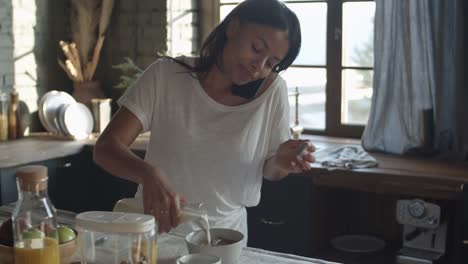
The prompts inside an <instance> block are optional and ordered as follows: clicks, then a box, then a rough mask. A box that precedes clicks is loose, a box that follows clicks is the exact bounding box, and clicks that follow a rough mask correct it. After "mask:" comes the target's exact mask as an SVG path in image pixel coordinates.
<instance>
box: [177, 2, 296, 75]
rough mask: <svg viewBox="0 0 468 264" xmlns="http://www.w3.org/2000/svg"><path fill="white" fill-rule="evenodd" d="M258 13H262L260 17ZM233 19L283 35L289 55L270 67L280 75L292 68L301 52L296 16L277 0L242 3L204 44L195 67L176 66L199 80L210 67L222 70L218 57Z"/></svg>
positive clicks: (219, 57)
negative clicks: (183, 68) (187, 70)
mask: <svg viewBox="0 0 468 264" xmlns="http://www.w3.org/2000/svg"><path fill="white" fill-rule="evenodd" d="M259 10H262V11H261V15H260V13H259ZM234 18H237V19H239V22H240V23H254V24H259V25H265V26H271V27H274V28H277V29H280V30H282V31H284V32H286V33H287V34H288V39H289V51H288V53H287V54H286V56H285V57H284V58H283V60H281V61H280V62H279V63H278V64H277V65H275V66H274V67H273V71H275V72H280V71H283V70H286V69H287V68H288V67H289V66H291V64H292V63H293V61H294V60H295V59H296V57H297V55H298V54H299V51H300V49H301V41H302V40H301V27H300V24H299V19H298V18H297V16H296V14H294V13H293V12H292V11H291V10H290V9H289V8H288V7H287V6H286V5H285V4H284V3H282V2H279V1H278V0H246V1H244V2H241V3H240V4H239V5H237V6H236V7H235V8H234V9H233V10H232V11H231V12H230V13H229V14H228V15H227V17H226V18H225V19H224V20H223V21H222V22H221V23H220V24H218V25H217V26H216V28H215V29H214V30H213V31H212V32H211V34H210V35H209V36H208V37H207V38H206V40H205V41H204V42H203V44H202V47H201V50H200V54H199V56H198V58H197V59H196V60H195V64H194V66H190V65H187V64H185V63H183V62H181V61H178V62H179V63H181V64H183V65H184V66H186V67H188V68H189V69H190V70H191V71H192V72H194V73H197V75H198V76H204V75H205V74H206V73H207V72H208V71H209V70H210V68H211V67H212V66H213V65H217V66H218V67H219V68H220V69H222V61H221V57H222V56H221V55H222V53H223V49H224V46H225V45H226V41H227V38H226V29H227V25H228V24H229V23H230V22H231V21H232V20H233V19H234Z"/></svg>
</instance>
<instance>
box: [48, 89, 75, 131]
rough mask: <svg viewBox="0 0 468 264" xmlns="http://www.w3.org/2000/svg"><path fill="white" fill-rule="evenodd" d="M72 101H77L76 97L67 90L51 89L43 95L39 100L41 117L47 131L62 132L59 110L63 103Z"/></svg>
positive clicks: (66, 103)
mask: <svg viewBox="0 0 468 264" xmlns="http://www.w3.org/2000/svg"><path fill="white" fill-rule="evenodd" d="M72 103H76V101H75V99H74V98H73V97H72V96H71V95H69V94H68V93H66V92H61V91H50V92H47V93H46V94H44V95H43V97H42V98H41V100H40V102H39V119H40V120H41V123H42V125H43V126H44V127H45V128H46V130H47V131H49V132H52V133H56V134H60V133H61V130H60V126H59V123H58V116H57V110H58V109H59V107H60V106H61V105H63V104H65V105H68V104H72ZM41 115H42V117H41Z"/></svg>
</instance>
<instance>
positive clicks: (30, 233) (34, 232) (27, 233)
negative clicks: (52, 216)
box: [23, 228, 44, 239]
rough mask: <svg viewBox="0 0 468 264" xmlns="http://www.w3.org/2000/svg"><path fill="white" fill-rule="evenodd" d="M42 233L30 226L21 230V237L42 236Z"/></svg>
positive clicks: (33, 237)
mask: <svg viewBox="0 0 468 264" xmlns="http://www.w3.org/2000/svg"><path fill="white" fill-rule="evenodd" d="M43 237H44V233H42V231H41V230H39V229H37V228H31V229H28V230H24V231H23V239H35V238H43Z"/></svg>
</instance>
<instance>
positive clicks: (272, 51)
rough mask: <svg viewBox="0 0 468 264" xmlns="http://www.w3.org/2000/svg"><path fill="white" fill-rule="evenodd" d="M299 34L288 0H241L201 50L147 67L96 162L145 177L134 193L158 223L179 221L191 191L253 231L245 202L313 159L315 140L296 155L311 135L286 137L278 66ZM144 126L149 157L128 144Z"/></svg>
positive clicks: (213, 219) (223, 217) (291, 53)
mask: <svg viewBox="0 0 468 264" xmlns="http://www.w3.org/2000/svg"><path fill="white" fill-rule="evenodd" d="M258 10H264V11H262V12H258ZM260 14H261V15H260ZM300 44H301V36H300V27H299V21H298V19H297V17H296V16H295V14H294V13H292V12H291V11H290V10H289V9H288V8H287V7H286V6H285V5H284V4H282V3H280V2H278V1H277V0H247V1H244V2H242V3H241V4H239V5H238V6H237V7H236V8H235V9H234V10H233V11H232V12H231V13H230V14H229V15H228V16H227V17H226V19H224V21H223V22H222V23H220V24H219V25H218V26H217V27H216V28H215V29H214V31H213V32H212V33H211V35H210V36H209V37H208V38H207V40H206V41H205V42H204V44H203V46H202V49H201V52H200V56H199V57H198V58H196V59H190V58H185V57H180V58H176V59H168V58H163V59H159V60H157V61H156V62H155V63H154V64H152V65H151V66H149V67H148V69H146V71H145V72H144V73H143V74H142V76H141V77H140V78H139V80H138V81H136V83H135V84H134V85H133V86H132V87H131V88H130V89H129V90H128V91H127V92H126V93H125V94H124V95H123V96H122V98H120V100H119V104H120V105H121V108H120V109H119V110H118V111H117V113H116V114H115V116H114V117H113V118H112V120H111V122H110V123H109V125H108V126H107V127H106V129H105V131H104V132H103V133H102V134H101V136H100V138H99V140H98V141H97V143H96V147H95V151H94V159H95V161H96V163H98V164H99V165H100V166H102V167H103V168H104V169H106V170H107V171H109V172H110V173H112V174H113V175H116V176H118V177H122V178H125V179H128V180H131V181H134V182H137V183H139V184H140V186H139V189H138V192H137V194H136V195H135V196H136V197H137V198H141V199H142V203H143V207H144V210H145V213H149V214H153V215H154V216H155V217H156V219H157V221H158V225H159V232H168V231H169V230H170V229H171V228H174V227H175V226H177V225H178V224H179V221H180V219H179V212H180V201H182V202H186V201H188V202H204V203H205V204H206V207H207V209H208V215H209V220H210V225H211V227H224V228H232V229H236V230H239V231H241V232H242V233H244V234H245V235H247V215H246V209H245V207H247V206H255V205H257V204H258V202H259V200H260V187H261V183H262V177H265V178H266V179H269V180H279V179H282V178H284V177H286V176H287V175H288V174H289V173H294V172H301V171H302V170H305V169H308V168H309V166H310V165H309V162H312V161H313V156H312V155H311V154H310V153H311V152H313V151H314V147H313V146H312V145H309V147H308V148H307V150H308V152H307V153H306V154H304V155H300V156H297V153H296V152H297V148H298V145H299V144H300V143H301V142H303V141H300V140H288V139H289V138H290V131H289V103H288V95H287V87H286V83H285V81H284V80H283V79H282V78H281V77H280V76H278V72H280V71H282V70H285V69H286V68H288V67H289V66H290V65H291V63H292V62H293V61H294V59H295V58H296V57H297V55H298V53H299V50H300ZM144 131H151V137H150V142H149V146H148V149H147V153H146V157H145V159H144V160H142V159H140V158H139V157H137V156H136V155H134V154H133V153H132V152H131V151H130V150H129V145H130V144H131V143H132V142H133V141H134V140H135V138H136V137H137V136H138V135H139V134H140V133H141V132H144ZM282 142H283V143H282Z"/></svg>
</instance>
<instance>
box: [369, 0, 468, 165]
mask: <svg viewBox="0 0 468 264" xmlns="http://www.w3.org/2000/svg"><path fill="white" fill-rule="evenodd" d="M375 2H376V14H375V43H374V53H375V67H374V69H375V72H374V92H373V98H372V106H371V111H370V115H369V120H368V124H367V126H366V128H365V131H364V134H363V136H362V144H363V147H364V148H365V149H366V150H373V151H382V152H389V153H395V154H403V153H409V152H418V151H420V152H422V151H424V152H426V153H427V150H428V149H430V150H436V151H438V152H440V153H442V154H447V153H451V154H449V155H457V156H458V157H463V156H464V154H463V152H466V151H467V150H466V149H465V150H464V149H463V148H466V146H467V144H468V142H467V141H466V140H467V138H466V137H463V135H464V134H466V133H467V131H466V129H467V126H463V121H462V120H466V119H467V118H466V117H463V116H467V115H466V112H467V111H468V107H467V104H466V97H467V93H466V92H463V89H464V87H463V85H462V84H461V83H457V82H456V80H457V74H460V72H457V70H456V66H457V55H456V51H457V44H456V43H457V42H456V41H457V38H459V36H457V34H458V33H460V32H461V30H460V29H461V28H462V24H461V23H460V22H457V21H459V20H461V19H459V18H461V17H460V16H461V14H460V13H457V7H459V5H460V3H461V2H462V1H461V0H453V1H429V0H421V1H407V0H391V1H390V0H376V1H375ZM457 19H458V20H457ZM459 66H461V65H459ZM465 88H466V87H465ZM460 97H461V98H460ZM463 98H465V99H463ZM463 102H465V103H463ZM465 155H466V154H465Z"/></svg>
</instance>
